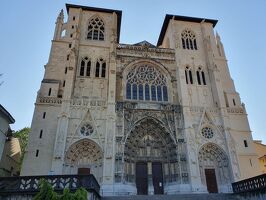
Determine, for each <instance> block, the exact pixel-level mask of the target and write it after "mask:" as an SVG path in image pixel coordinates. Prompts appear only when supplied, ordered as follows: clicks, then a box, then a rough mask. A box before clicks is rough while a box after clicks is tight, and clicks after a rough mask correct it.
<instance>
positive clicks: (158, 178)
mask: <svg viewBox="0 0 266 200" xmlns="http://www.w3.org/2000/svg"><path fill="white" fill-rule="evenodd" d="M151 166H152V167H151V169H149V168H150V166H149V165H148V163H145V162H137V163H136V186H137V193H138V195H147V194H148V187H149V182H151V183H152V184H153V189H154V194H163V193H164V191H163V170H162V163H160V162H154V163H152V164H151ZM150 172H151V174H150Z"/></svg>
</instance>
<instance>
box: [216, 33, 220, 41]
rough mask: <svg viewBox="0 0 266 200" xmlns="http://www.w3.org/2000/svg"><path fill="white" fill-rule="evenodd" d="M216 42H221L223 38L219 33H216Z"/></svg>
mask: <svg viewBox="0 0 266 200" xmlns="http://www.w3.org/2000/svg"><path fill="white" fill-rule="evenodd" d="M216 40H217V41H220V42H221V37H220V35H219V34H218V32H217V31H216Z"/></svg>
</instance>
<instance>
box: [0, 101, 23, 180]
mask: <svg viewBox="0 0 266 200" xmlns="http://www.w3.org/2000/svg"><path fill="white" fill-rule="evenodd" d="M14 122H15V119H14V118H13V117H12V116H11V114H10V113H9V112H8V111H7V110H6V109H5V108H4V107H3V106H2V105H1V104H0V177H1V176H14V175H15V176H16V175H19V171H20V166H19V162H20V156H21V150H20V145H19V141H18V139H17V138H14V137H12V131H11V128H10V124H13V123H14Z"/></svg>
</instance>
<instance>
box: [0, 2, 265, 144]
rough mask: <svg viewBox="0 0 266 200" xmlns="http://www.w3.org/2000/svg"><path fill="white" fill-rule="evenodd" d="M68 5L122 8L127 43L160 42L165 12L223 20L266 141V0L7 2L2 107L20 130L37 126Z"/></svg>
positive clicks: (232, 58)
mask: <svg viewBox="0 0 266 200" xmlns="http://www.w3.org/2000/svg"><path fill="white" fill-rule="evenodd" d="M65 3H72V4H79V5H85V6H92V7H104V8H111V9H118V10H122V11H123V14H122V27H121V37H120V42H121V43H136V42H139V41H142V40H147V41H149V42H151V43H153V44H156V43H157V39H158V37H159V33H160V29H161V26H162V23H163V20H164V17H165V14H175V15H185V16H193V17H203V18H212V19H218V20H219V22H218V24H217V25H216V27H215V30H216V31H218V32H219V34H220V36H221V39H222V42H223V44H224V47H225V52H226V55H227V59H228V64H229V68H230V72H231V76H232V78H233V80H234V83H235V86H236V89H237V91H238V92H239V93H240V97H241V100H242V102H244V103H245V105H246V109H247V113H248V118H249V122H250V127H251V130H252V132H253V137H254V139H262V140H263V142H264V143H266V128H265V127H264V125H265V124H266V121H265V119H266V117H265V114H266V106H265V103H266V87H265V86H266V78H265V75H266V59H265V57H266V39H265V38H264V37H266V23H265V20H266V11H265V9H266V1H265V0H253V1H243V0H234V1H229V0H222V1H221V0H201V1H199V0H182V1H181V0H164V1H162V0H134V1H133V0H131V1H129V0H91V1H85V0H84V1H81V0H80V1H67V2H66V1H62V0H56V1H55V0H45V1H37V0H23V1H21V0H2V1H1V12H0V25H1V31H0V40H1V47H0V73H3V76H2V77H1V78H0V82H1V81H4V83H3V84H2V85H1V86H0V103H1V104H2V105H3V106H4V107H5V108H6V109H7V110H8V111H9V112H10V113H11V114H12V115H13V117H14V118H15V119H16V123H15V124H14V125H12V128H13V129H14V130H18V129H21V128H23V127H25V126H30V124H31V119H32V115H33V110H34V102H35V98H36V94H37V91H38V89H39V87H40V83H41V80H42V77H43V73H44V67H43V66H44V65H45V64H46V63H47V60H48V56H49V52H50V47H51V39H52V37H53V32H54V25H55V20H56V17H57V15H58V13H59V11H60V10H61V9H62V8H63V9H64V10H65ZM65 15H66V13H65ZM264 123H265V124H264Z"/></svg>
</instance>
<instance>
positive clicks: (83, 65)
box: [79, 60, 85, 76]
mask: <svg viewBox="0 0 266 200" xmlns="http://www.w3.org/2000/svg"><path fill="white" fill-rule="evenodd" d="M84 68H85V61H84V60H82V61H81V65H80V72H79V75H80V76H84Z"/></svg>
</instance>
